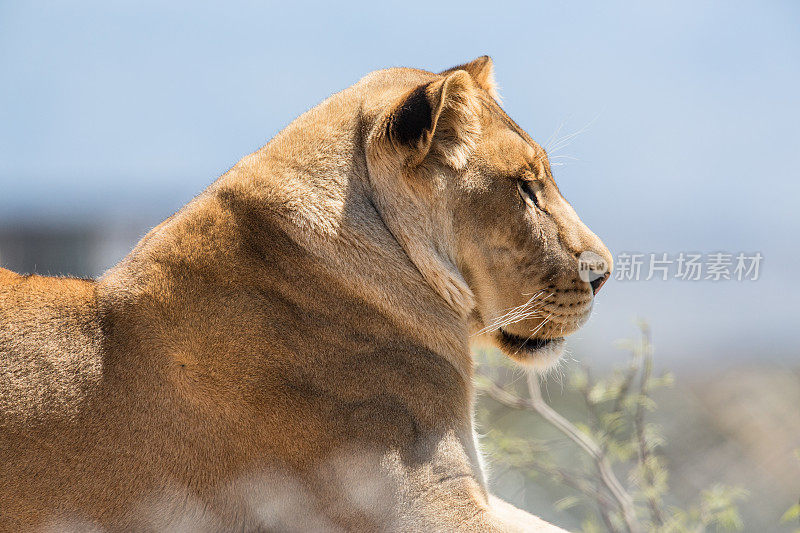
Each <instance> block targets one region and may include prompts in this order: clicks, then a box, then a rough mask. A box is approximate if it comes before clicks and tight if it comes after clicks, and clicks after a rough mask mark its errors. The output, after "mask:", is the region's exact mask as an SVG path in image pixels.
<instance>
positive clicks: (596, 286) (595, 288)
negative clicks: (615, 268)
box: [589, 272, 611, 294]
mask: <svg viewBox="0 0 800 533" xmlns="http://www.w3.org/2000/svg"><path fill="white" fill-rule="evenodd" d="M610 275H611V272H606V273H605V274H603V275H602V276H600V277H599V278H597V279H593V280H592V281H590V282H589V285H591V286H592V294H597V293H598V292H600V288H601V287H602V286H603V285H604V284H605V282H606V280H608V277H609V276H610Z"/></svg>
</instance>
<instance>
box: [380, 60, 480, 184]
mask: <svg viewBox="0 0 800 533" xmlns="http://www.w3.org/2000/svg"><path fill="white" fill-rule="evenodd" d="M475 90H476V89H475V85H474V82H473V81H472V78H471V77H470V75H469V74H467V73H466V72H464V71H463V70H457V71H455V72H452V73H450V74H448V75H447V76H445V77H444V78H443V79H441V80H438V81H432V82H429V83H425V84H423V85H420V86H418V87H416V88H414V89H413V90H411V91H410V92H409V93H407V94H406V95H404V96H403V98H402V99H401V100H400V101H399V102H398V103H397V104H396V105H395V106H394V108H393V109H392V110H391V111H390V113H389V120H388V122H387V133H388V135H389V139H390V140H391V142H392V143H393V144H394V145H395V147H396V148H398V149H399V150H401V151H403V152H405V153H406V154H407V156H408V157H407V158H406V162H407V163H408V164H411V165H418V164H420V163H422V162H423V161H424V160H425V159H426V158H428V157H438V158H440V159H441V160H442V162H443V163H445V164H447V165H449V166H452V167H453V168H456V169H460V168H463V167H464V166H465V165H466V163H467V159H468V158H469V156H470V154H471V153H472V151H473V149H474V148H475V143H476V142H477V137H478V134H479V133H480V121H479V119H478V114H477V105H478V104H477V100H476V94H475Z"/></svg>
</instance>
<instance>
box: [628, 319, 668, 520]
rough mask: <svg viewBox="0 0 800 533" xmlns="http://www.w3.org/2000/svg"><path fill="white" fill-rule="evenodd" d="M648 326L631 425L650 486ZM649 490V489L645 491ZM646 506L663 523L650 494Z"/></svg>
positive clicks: (644, 338)
mask: <svg viewBox="0 0 800 533" xmlns="http://www.w3.org/2000/svg"><path fill="white" fill-rule="evenodd" d="M650 347H651V343H650V328H648V327H647V326H646V325H643V326H642V346H641V352H642V375H641V378H640V381H639V398H638V400H639V401H638V402H637V404H636V414H635V415H634V417H633V426H634V428H635V430H636V440H637V442H638V445H639V446H638V447H639V462H640V463H641V465H642V475H643V476H644V481H645V483H647V485H648V486H650V487H651V488H652V487H653V484H654V483H655V479H654V477H653V472H652V469H651V468H650V466H649V464H648V459H649V458H650V450H649V449H648V446H647V439H646V438H645V434H644V401H643V400H644V399H645V398H647V394H648V392H649V391H648V388H647V386H648V384H649V382H650V374H651V373H652V371H653V357H652V355H651V353H650ZM646 492H651V491H646ZM647 506H648V508H649V509H650V516H651V517H652V519H653V523H654V524H655V525H657V526H660V525H662V524H663V523H664V514H663V513H662V512H661V507H660V506H659V504H658V501H657V500H656V499H655V497H653V495H652V494H650V495H649V496H648V497H647Z"/></svg>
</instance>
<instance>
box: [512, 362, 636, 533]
mask: <svg viewBox="0 0 800 533" xmlns="http://www.w3.org/2000/svg"><path fill="white" fill-rule="evenodd" d="M528 393H529V394H530V396H531V397H530V405H531V406H532V408H533V409H534V410H536V412H537V413H539V415H541V417H542V418H544V419H545V420H547V421H548V422H549V423H550V424H551V425H552V426H553V427H555V428H556V429H558V430H559V431H561V432H562V433H564V434H565V435H566V436H568V437H569V438H570V439H572V441H573V442H574V443H575V444H577V445H578V446H580V447H581V448H582V449H583V450H584V451H585V452H586V453H588V454H589V455H590V456H591V457H592V459H594V462H595V465H596V466H597V471H598V472H599V473H600V479H601V480H602V481H603V484H604V485H605V486H606V488H607V489H608V491H609V492H610V493H611V495H612V496H613V497H614V499H615V500H616V501H617V504H618V505H619V508H620V511H621V512H622V519H623V520H624V522H625V526H626V527H627V529H628V531H630V532H631V533H638V532H639V531H641V530H642V528H641V526H640V525H639V521H638V520H637V519H636V511H635V508H634V505H633V499H632V498H631V496H630V494H628V493H627V492H626V491H625V489H624V488H623V487H622V484H621V483H620V482H619V480H618V479H617V476H616V475H615V474H614V471H613V470H612V469H611V464H610V463H609V461H608V458H607V457H606V455H605V453H603V450H602V449H601V448H600V446H598V444H597V443H596V442H595V441H594V439H592V438H591V437H589V436H588V435H586V434H585V433H583V432H582V431H581V430H579V429H578V428H576V427H575V426H574V425H573V424H572V423H571V422H570V421H569V420H567V419H566V418H564V417H563V416H561V415H560V414H558V412H556V411H555V410H554V409H553V408H552V407H550V406H549V405H548V404H547V402H545V401H544V398H542V390H541V388H540V387H539V382H538V380H537V377H536V375H535V374H529V375H528Z"/></svg>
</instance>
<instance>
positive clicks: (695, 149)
mask: <svg viewBox="0 0 800 533" xmlns="http://www.w3.org/2000/svg"><path fill="white" fill-rule="evenodd" d="M487 5H488V6H490V7H486V6H487ZM482 54H490V55H491V56H492V57H493V59H494V61H495V67H496V75H497V80H498V82H499V84H500V86H501V93H502V95H503V99H504V107H505V108H506V110H507V111H508V112H509V114H510V115H511V116H512V117H514V119H515V120H516V121H517V122H518V123H519V124H520V125H522V126H523V127H524V128H525V129H526V130H527V131H528V132H529V133H530V134H531V135H532V136H533V137H534V138H535V139H538V140H540V141H541V142H542V143H543V144H544V143H545V142H546V141H547V140H548V139H549V138H551V136H553V135H554V134H556V132H558V133H557V134H556V135H557V136H564V135H568V134H571V133H575V132H580V134H579V135H577V136H575V138H574V139H573V140H572V142H570V143H569V144H568V145H567V146H565V147H563V148H561V149H559V150H557V151H556V153H554V154H553V155H557V156H561V157H560V158H558V159H556V160H555V161H557V162H560V163H563V165H561V166H557V167H555V173H556V180H557V182H558V183H559V186H560V187H561V190H562V192H563V193H564V195H565V196H566V197H567V199H568V200H570V202H571V203H572V204H573V206H574V207H575V208H576V210H577V211H578V213H579V214H580V215H581V216H582V218H583V219H584V221H585V222H587V223H588V224H589V226H590V227H592V228H593V229H594V230H595V232H596V233H598V234H599V235H600V236H601V237H602V238H603V239H604V240H605V241H606V243H607V244H608V246H609V247H610V248H611V249H612V251H614V252H617V253H619V252H622V251H641V252H670V253H677V252H680V251H702V252H714V251H718V250H726V251H731V252H738V251H747V252H754V251H761V252H762V253H763V255H764V263H763V271H762V277H761V279H760V280H759V281H757V282H749V283H738V284H737V283H733V282H721V283H708V282H705V283H697V282H695V283H690V282H680V281H668V282H655V281H652V282H638V283H635V282H613V281H612V282H611V283H609V284H608V285H607V286H606V288H605V289H604V290H603V293H602V296H601V297H600V298H599V300H598V305H597V314H596V317H595V318H594V319H593V320H592V321H591V322H590V324H589V326H587V328H586V329H585V330H584V331H583V332H582V333H580V334H579V335H578V338H577V339H576V341H575V355H576V357H578V358H581V357H584V355H585V354H587V353H589V352H596V353H599V352H602V351H603V350H601V349H600V348H598V347H604V348H609V349H610V346H611V341H612V340H613V339H615V338H618V337H622V336H625V335H628V334H630V333H631V332H632V327H631V326H630V319H631V317H633V316H636V315H643V316H646V317H648V318H649V319H650V320H651V322H652V323H653V327H654V331H655V335H656V342H657V347H658V348H659V349H660V350H662V351H663V352H664V354H665V355H666V356H668V357H671V358H674V359H676V360H677V359H681V360H687V361H694V360H696V357H698V356H700V355H702V354H704V353H711V352H713V354H715V355H721V356H727V355H728V354H730V356H731V357H738V356H742V357H754V356H755V357H765V358H770V357H795V358H797V356H798V350H797V349H796V348H794V346H793V339H792V332H791V328H793V327H796V322H797V320H796V318H795V317H794V314H795V311H794V309H795V307H796V304H795V303H794V302H792V298H797V296H799V295H800V294H799V292H800V291H798V290H797V288H796V287H797V285H798V283H797V281H796V280H795V279H794V272H795V270H796V269H795V268H794V265H796V264H798V261H800V252H799V251H798V250H797V245H796V243H797V241H798V239H797V237H796V235H797V234H798V231H800V217H798V214H797V207H796V204H797V202H798V198H800V194H799V193H800V185H799V184H798V182H799V180H798V178H799V177H800V176H798V170H797V166H796V160H797V158H798V153H800V130H798V127H797V125H798V124H799V123H800V4H796V3H790V2H771V3H756V2H751V3H747V4H745V3H739V2H669V3H660V4H655V3H621V2H604V3H602V4H601V3H578V2H574V3H557V4H556V3H551V2H547V3H544V2H521V3H503V2H495V3H491V4H487V3H485V2H481V3H475V4H470V3H469V2H440V3H432V2H425V3H422V2H418V3H415V2H407V1H404V2H355V3H351V4H347V5H345V4H341V3H332V2H331V3H320V4H318V5H317V4H314V3H307V2H296V3H292V4H291V5H290V3H288V2H282V3H275V4H271V5H270V4H267V3H257V2H252V3H250V2H225V3H221V2H220V3H217V4H211V3H205V2H180V1H174V2H169V3H162V2H80V3H68V2H37V3H27V4H23V3H20V2H10V1H2V2H0V67H2V70H0V72H2V80H3V81H2V83H0V223H3V221H5V222H6V223H7V222H8V221H12V220H13V221H20V220H22V221H25V220H37V219H43V218H44V219H48V220H51V221H55V222H56V223H58V222H59V221H65V220H75V219H80V218H85V219H87V220H92V221H94V222H95V223H98V224H99V223H108V221H114V220H116V221H119V220H127V219H130V220H137V221H141V224H142V225H143V228H144V227H145V226H147V225H154V224H156V223H157V222H158V221H159V220H160V219H161V218H164V217H166V216H167V215H169V214H170V213H171V212H172V211H173V210H174V209H176V208H177V207H179V206H180V205H182V204H183V203H185V202H186V201H188V200H189V199H191V197H192V196H194V195H195V194H196V193H197V192H199V191H200V190H202V189H203V188H204V187H205V186H206V185H207V184H208V183H210V182H211V181H213V180H214V179H215V178H216V177H217V176H219V175H220V174H222V173H224V172H225V171H226V170H227V169H228V168H230V167H231V166H232V165H233V164H234V163H235V162H236V161H238V160H239V158H241V157H242V156H243V155H245V154H247V153H249V152H251V151H253V150H255V149H257V148H258V147H260V146H261V145H263V144H264V143H266V142H267V141H268V140H269V139H270V138H271V137H272V136H273V135H274V134H275V133H276V132H277V131H279V130H280V129H281V128H282V127H283V126H285V125H286V124H288V123H289V122H290V121H291V120H292V119H293V118H294V117H296V116H297V115H299V114H300V113H302V112H303V111H305V110H306V109H308V108H310V107H312V106H313V105H314V104H316V103H317V102H319V101H321V100H322V99H324V98H325V97H327V96H328V95H329V94H331V93H333V92H336V91H338V90H340V89H342V88H345V87H347V86H348V85H350V84H352V83H354V82H355V81H357V80H358V79H359V78H360V77H361V76H363V75H364V74H366V73H367V72H369V71H371V70H374V69H378V68H382V67H388V66H414V67H421V68H427V69H431V70H436V69H443V68H446V67H449V66H452V65H454V64H457V63H460V62H463V61H466V60H469V59H472V58H474V57H477V56H479V55H482ZM739 352H741V353H739Z"/></svg>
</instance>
